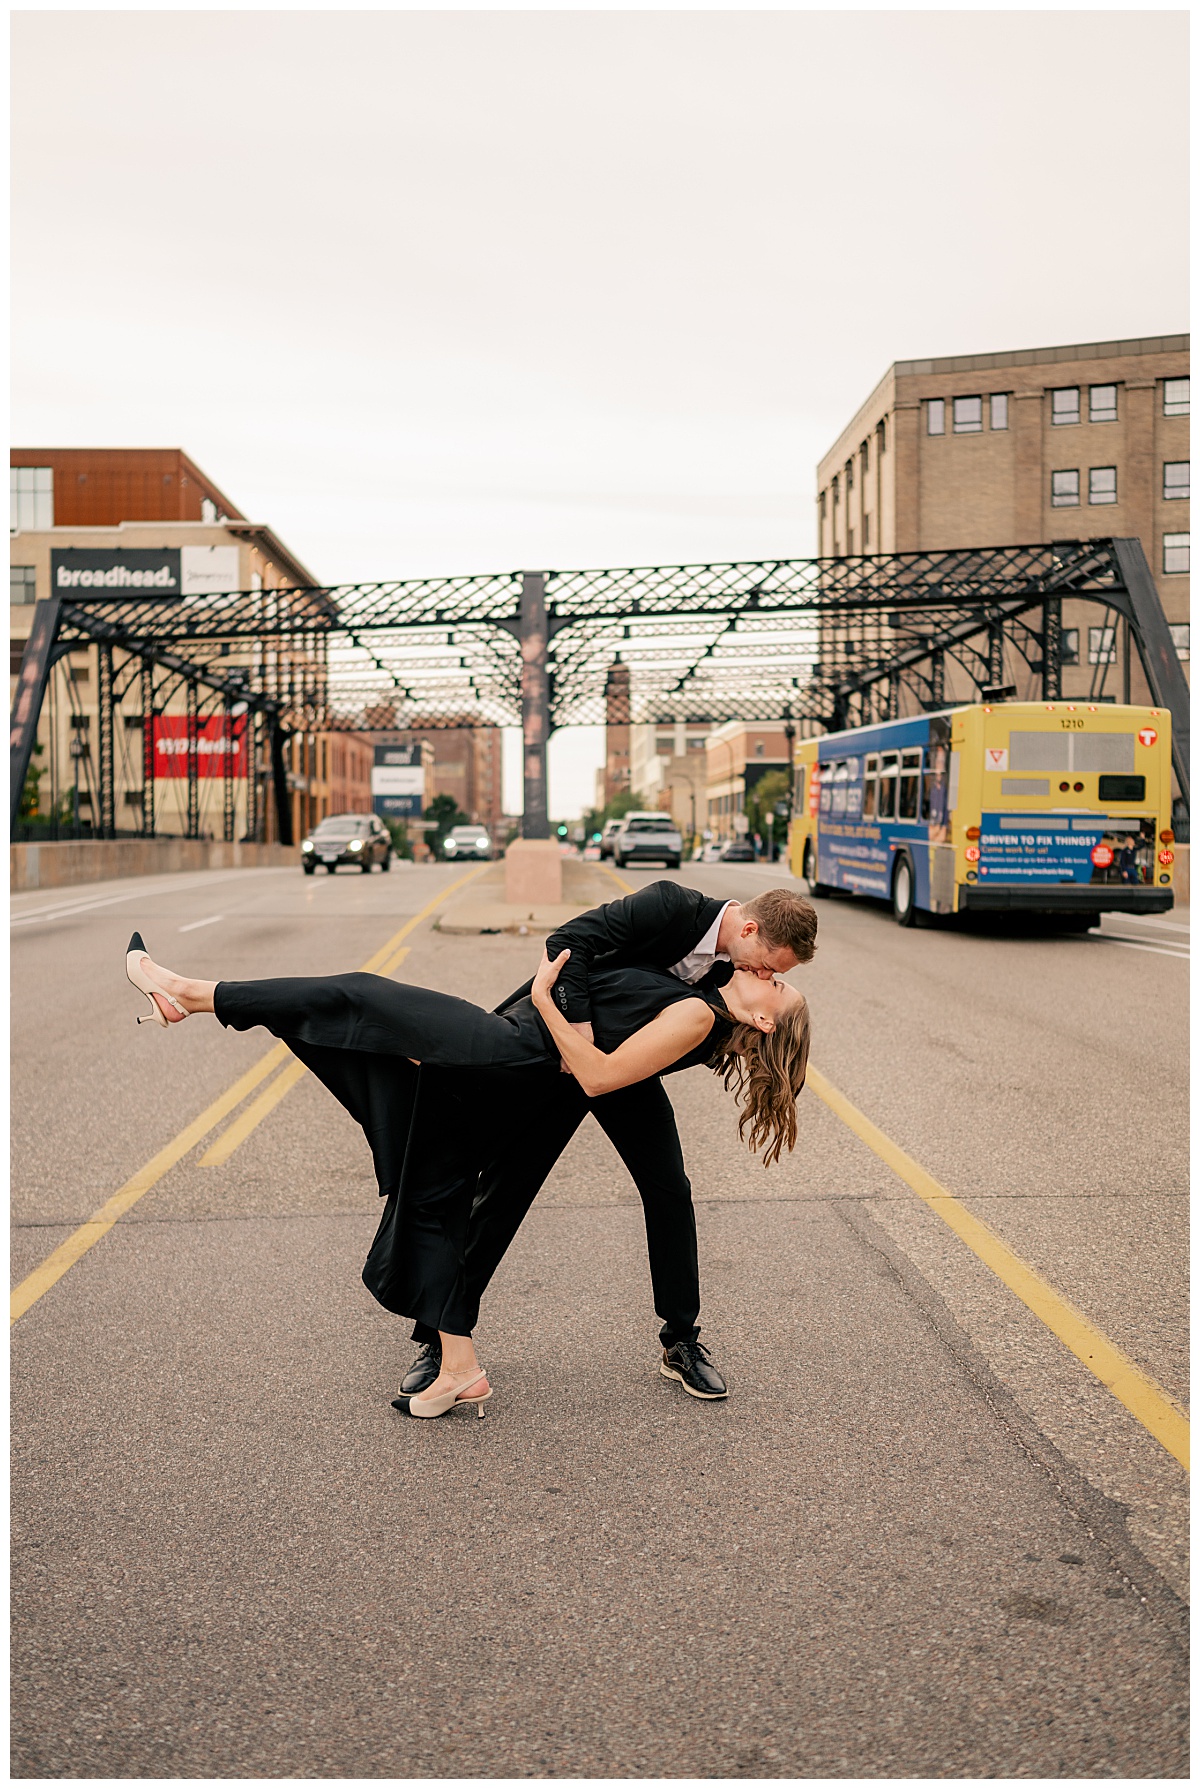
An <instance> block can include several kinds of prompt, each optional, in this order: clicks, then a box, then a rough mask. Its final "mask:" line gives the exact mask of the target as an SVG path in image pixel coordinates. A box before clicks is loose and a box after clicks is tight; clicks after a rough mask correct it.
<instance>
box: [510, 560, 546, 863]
mask: <svg viewBox="0 0 1200 1789" xmlns="http://www.w3.org/2000/svg"><path fill="white" fill-rule="evenodd" d="M518 639H519V640H520V642H521V743H522V755H523V764H524V783H525V818H524V820H523V822H522V825H521V832H522V835H523V836H524V837H525V838H527V839H548V838H549V837H550V810H549V806H548V796H547V789H546V746H547V744H548V743H549V739H550V667H549V658H550V630H549V627H548V625H547V621H546V579H545V576H544V575H543V573H541V572H532V571H527V572H525V573H524V574H523V575H522V578H521V617H520V632H519V634H518Z"/></svg>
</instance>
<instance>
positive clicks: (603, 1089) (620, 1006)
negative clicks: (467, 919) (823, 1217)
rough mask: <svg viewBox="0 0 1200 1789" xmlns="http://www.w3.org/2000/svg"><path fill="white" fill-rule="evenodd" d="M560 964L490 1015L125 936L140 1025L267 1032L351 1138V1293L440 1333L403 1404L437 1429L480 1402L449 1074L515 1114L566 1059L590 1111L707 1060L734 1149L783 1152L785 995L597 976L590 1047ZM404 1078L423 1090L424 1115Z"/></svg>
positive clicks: (648, 974) (790, 1000) (795, 1071)
mask: <svg viewBox="0 0 1200 1789" xmlns="http://www.w3.org/2000/svg"><path fill="white" fill-rule="evenodd" d="M569 954H570V953H569V952H567V951H564V952H563V953H562V955H561V956H559V957H558V958H556V960H555V961H554V962H553V963H552V962H550V961H549V959H548V958H547V957H546V956H545V955H544V954H543V957H542V962H541V965H540V967H539V969H538V973H537V975H536V977H535V978H534V983H533V990H532V993H531V995H530V996H529V998H528V999H525V1000H520V1001H517V1002H516V1003H515V1004H514V1005H512V1006H510V1007H508V1008H506V1009H505V1011H504V1012H503V1013H491V1012H487V1011H485V1010H484V1009H483V1008H482V1007H479V1006H475V1005H473V1004H472V1003H471V1002H470V1001H467V1000H459V999H457V998H455V997H454V996H453V995H449V994H439V993H436V992H434V991H433V990H431V989H428V988H419V987H414V986H413V985H411V984H409V983H404V982H394V981H391V980H389V979H387V978H386V977H383V976H376V975H366V974H361V973H359V974H352V975H331V976H314V977H310V976H297V977H288V978H282V979H276V980H270V981H252V982H224V981H223V982H211V981H196V980H192V979H189V978H188V977H186V976H180V975H175V974H173V973H172V972H171V971H170V970H167V969H164V968H162V967H161V966H160V965H159V964H157V963H154V962H153V961H152V960H151V958H150V957H149V955H148V953H147V952H146V948H145V945H144V944H143V942H142V939H141V936H140V935H139V934H138V933H137V932H135V933H134V935H133V937H132V938H131V940H130V943H129V950H128V953H127V955H126V974H127V975H128V977H129V980H130V981H131V982H132V983H133V985H134V986H135V987H136V988H138V989H139V990H140V991H141V992H142V993H144V994H146V995H147V996H148V998H149V1000H150V1008H151V1009H150V1011H149V1012H148V1013H145V1014H143V1015H142V1017H141V1018H139V1020H138V1023H139V1024H142V1023H144V1022H146V1021H156V1022H157V1023H158V1024H160V1025H163V1026H166V1025H170V1024H177V1023H179V1022H180V1021H181V1020H183V1019H185V1018H188V1017H190V1016H192V1015H193V1014H196V1013H213V1014H215V1016H216V1017H217V1018H218V1019H219V1020H220V1021H221V1023H222V1024H223V1025H225V1026H228V1027H230V1028H232V1029H234V1030H237V1031H246V1030H249V1029H251V1028H252V1027H254V1026H256V1025H263V1026H265V1027H266V1029H267V1030H268V1031H271V1032H273V1033H274V1034H275V1036H277V1037H280V1038H283V1039H284V1040H285V1041H286V1042H287V1044H288V1046H289V1048H290V1049H291V1050H292V1052H293V1054H294V1055H296V1056H297V1057H298V1058H299V1059H300V1060H301V1061H303V1062H305V1063H306V1064H307V1066H308V1067H309V1068H310V1069H312V1070H313V1072H314V1073H315V1074H316V1075H317V1076H318V1077H319V1078H320V1079H321V1080H322V1081H324V1082H325V1084H326V1086H327V1087H329V1089H330V1091H331V1092H332V1093H333V1094H334V1095H335V1096H336V1097H337V1098H338V1099H339V1100H340V1101H341V1102H342V1104H343V1105H345V1106H346V1108H347V1110H348V1111H349V1112H350V1113H351V1115H352V1116H353V1117H354V1118H355V1119H357V1121H358V1122H359V1124H361V1125H362V1128H363V1130H364V1131H365V1132H366V1135H367V1139H368V1142H369V1143H370V1144H371V1149H372V1154H373V1156H374V1158H375V1167H376V1173H377V1175H378V1177H379V1182H380V1190H381V1191H383V1192H387V1193H388V1194H389V1199H388V1208H387V1210H386V1211H385V1214H384V1219H383V1222H382V1223H381V1225H380V1230H379V1234H378V1235H377V1237H376V1240H375V1244H374V1245H373V1247H372V1252H371V1255H370V1256H369V1257H368V1260H367V1266H366V1267H365V1268H364V1270H363V1278H364V1280H365V1281H366V1283H367V1285H368V1286H369V1287H370V1289H371V1291H372V1292H373V1293H374V1294H375V1296H376V1297H377V1298H379V1300H380V1302H381V1303H383V1304H385V1305H386V1307H387V1308H388V1309H390V1310H394V1311H397V1312H398V1313H400V1314H403V1315H405V1316H407V1317H410V1318H413V1319H414V1320H416V1321H419V1322H422V1323H427V1324H429V1326H430V1327H431V1328H436V1329H437V1330H438V1332H439V1334H440V1335H441V1342H442V1370H441V1372H440V1374H439V1375H438V1378H437V1379H436V1380H435V1381H434V1383H433V1385H432V1386H430V1387H429V1389H428V1390H427V1391H426V1392H423V1393H422V1394H421V1395H420V1396H419V1397H414V1398H412V1399H411V1400H409V1401H408V1409H409V1413H410V1414H411V1415H413V1416H418V1417H432V1416H441V1415H443V1414H445V1412H446V1411H448V1410H450V1409H452V1408H453V1407H454V1406H455V1405H456V1404H467V1403H471V1404H475V1405H476V1406H477V1407H478V1408H479V1414H480V1415H482V1414H483V1410H482V1405H483V1403H484V1402H485V1400H486V1399H487V1398H489V1397H490V1396H491V1388H490V1386H489V1385H488V1381H487V1377H486V1374H485V1373H484V1371H483V1369H482V1367H480V1365H479V1362H478V1361H477V1359H476V1357H475V1349H474V1344H473V1342H472V1340H471V1336H470V1334H469V1327H470V1326H469V1323H468V1322H465V1321H463V1319H462V1315H461V1313H462V1308H463V1278H464V1276H463V1257H464V1253H465V1241H466V1224H467V1219H468V1217H469V1215H470V1207H471V1198H472V1193H473V1189H474V1174H473V1172H472V1170H471V1166H470V1157H469V1149H468V1151H467V1153H464V1149H463V1146H462V1144H461V1143H460V1141H459V1140H458V1139H457V1138H454V1137H453V1136H452V1133H453V1132H454V1130H455V1127H456V1118H455V1115H454V1113H453V1105H454V1085H455V1079H456V1077H455V1075H454V1073H453V1071H455V1070H465V1069H470V1068H481V1067H487V1068H504V1069H511V1070H513V1071H519V1073H517V1075H516V1078H515V1079H516V1085H515V1086H514V1109H515V1110H519V1105H520V1100H519V1083H520V1080H521V1077H522V1076H523V1075H525V1074H538V1073H540V1074H545V1073H548V1072H549V1073H557V1072H558V1070H559V1063H560V1059H561V1062H562V1063H563V1064H564V1065H565V1066H566V1068H567V1069H569V1070H570V1072H571V1073H572V1074H573V1075H575V1077H576V1079H577V1080H578V1081H579V1084H580V1086H581V1087H582V1088H583V1090H584V1092H585V1093H587V1094H588V1095H589V1097H594V1096H596V1095H599V1094H604V1093H611V1092H614V1091H615V1090H616V1089H617V1088H619V1087H628V1086H631V1085H632V1084H633V1083H634V1082H635V1081H641V1080H645V1079H647V1078H648V1077H649V1076H651V1075H657V1074H661V1073H662V1072H663V1071H664V1070H666V1069H669V1068H682V1067H687V1066H691V1065H692V1064H694V1063H695V1064H698V1063H706V1064H708V1066H710V1067H711V1068H712V1069H713V1070H714V1071H715V1072H716V1073H717V1074H719V1075H720V1076H721V1077H722V1079H723V1080H724V1083H725V1085H726V1087H728V1088H732V1089H733V1091H734V1093H735V1095H736V1096H737V1097H738V1099H739V1101H740V1102H741V1105H742V1115H741V1120H740V1123H739V1126H738V1132H739V1135H740V1136H742V1137H743V1138H744V1139H746V1141H747V1142H748V1143H749V1146H750V1148H751V1149H752V1150H756V1151H757V1150H759V1149H763V1151H764V1156H763V1159H764V1162H765V1163H768V1164H769V1163H771V1162H773V1161H777V1160H778V1159H779V1155H780V1152H781V1150H782V1147H783V1145H784V1144H785V1143H786V1144H787V1147H788V1148H789V1149H791V1148H792V1146H793V1145H794V1143H795V1139H796V1105H795V1102H796V1095H797V1094H798V1093H799V1091H800V1089H801V1087H802V1086H803V1085H804V1075H805V1067H806V1064H807V1060H808V1037H809V1025H808V1006H807V1003H806V1002H805V999H804V996H803V995H802V994H801V993H800V992H799V991H798V990H797V989H795V988H792V987H789V986H788V984H787V983H786V982H783V981H780V980H778V979H776V980H772V981H763V980H761V979H760V978H759V977H758V976H756V975H734V976H733V977H732V978H731V980H730V981H729V982H728V983H727V984H726V985H725V987H724V988H723V989H722V990H721V991H720V992H719V993H718V992H717V991H716V990H708V991H701V990H700V989H699V988H697V987H695V986H693V985H691V984H689V983H687V982H683V981H680V980H678V978H677V977H675V976H673V975H668V974H665V973H662V972H660V971H658V970H651V969H616V970H609V971H602V972H600V973H598V974H595V975H593V976H592V977H591V980H590V984H589V986H590V991H591V997H592V1010H593V1033H594V1036H595V1038H596V1040H597V1041H596V1043H589V1042H588V1041H587V1040H586V1039H585V1038H584V1037H582V1036H581V1034H580V1033H579V1032H578V1031H576V1030H575V1029H574V1028H573V1027H572V1026H571V1025H569V1024H568V1023H567V1021H566V1019H565V1018H564V1017H563V1015H562V1013H561V1012H560V1011H559V1009H558V1007H557V1006H556V1004H555V1000H554V995H553V990H554V984H555V981H556V980H557V977H558V973H559V970H560V969H561V968H562V966H563V964H564V963H565V962H566V960H567V958H568V956H569ZM410 1064H412V1065H415V1066H416V1068H417V1070H418V1072H419V1077H421V1078H422V1080H421V1088H422V1098H421V1100H420V1101H418V1100H417V1098H416V1086H417V1077H414V1075H413V1072H412V1068H411V1067H410V1066H409V1065H410ZM426 1091H428V1093H429V1096H430V1097H429V1098H428V1099H427V1098H426V1097H425V1095H426ZM431 1114H432V1115H433V1116H432V1120H431ZM471 1119H472V1114H470V1113H460V1114H458V1115H457V1124H458V1127H459V1128H461V1129H462V1130H464V1131H468V1130H470V1129H471ZM476 1128H477V1127H476ZM414 1151H420V1152H422V1154H426V1155H427V1154H428V1153H430V1152H433V1153H434V1154H435V1155H436V1154H437V1153H438V1152H444V1154H445V1158H446V1173H445V1175H444V1176H442V1177H441V1179H440V1180H439V1178H438V1177H437V1176H436V1175H435V1176H433V1178H432V1182H430V1177H429V1176H428V1175H422V1177H421V1178H422V1185H423V1186H425V1187H426V1188H427V1190H426V1191H425V1192H424V1193H423V1195H422V1199H421V1202H420V1204H419V1206H418V1207H417V1208H416V1209H407V1208H406V1205H405V1200H404V1197H403V1194H404V1181H405V1165H406V1163H407V1162H409V1161H410V1160H411V1158H412V1156H413V1152H414ZM430 1187H431V1190H428V1189H430ZM456 1324H457V1327H456Z"/></svg>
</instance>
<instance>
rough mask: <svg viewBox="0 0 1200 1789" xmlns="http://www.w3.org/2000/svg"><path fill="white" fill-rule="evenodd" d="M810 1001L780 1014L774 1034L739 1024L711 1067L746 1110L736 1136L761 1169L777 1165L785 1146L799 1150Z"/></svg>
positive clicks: (727, 1036)
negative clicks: (757, 1157)
mask: <svg viewBox="0 0 1200 1789" xmlns="http://www.w3.org/2000/svg"><path fill="white" fill-rule="evenodd" d="M808 1035H809V1024H808V1001H807V1000H806V999H805V998H804V996H803V994H801V995H800V998H799V999H798V1000H797V1001H796V1004H795V1005H794V1006H791V1007H789V1008H788V1010H787V1011H786V1012H784V1013H781V1014H780V1016H779V1018H778V1019H777V1020H776V1022H775V1029H774V1030H773V1031H760V1030H759V1029H758V1027H757V1025H747V1024H737V1025H735V1026H734V1027H733V1029H732V1031H730V1032H729V1033H727V1034H726V1036H725V1037H724V1039H723V1040H722V1042H721V1044H720V1045H719V1047H718V1049H717V1052H716V1054H715V1055H714V1057H713V1058H712V1061H711V1062H710V1063H709V1067H710V1068H711V1069H712V1071H713V1073H714V1074H717V1075H720V1077H721V1079H722V1080H723V1081H724V1083H725V1086H726V1087H727V1088H728V1089H729V1090H730V1091H731V1092H732V1094H733V1096H734V1098H735V1099H736V1100H737V1102H738V1104H739V1105H740V1106H741V1108H742V1115H741V1118H740V1119H739V1120H738V1136H739V1137H741V1139H742V1141H743V1142H744V1143H747V1144H748V1145H749V1147H750V1148H751V1149H752V1150H753V1151H754V1152H755V1153H756V1154H757V1152H758V1151H759V1150H760V1149H763V1146H764V1144H765V1145H766V1147H765V1149H764V1150H763V1158H762V1159H763V1167H764V1168H769V1167H770V1165H771V1163H772V1162H777V1161H778V1160H779V1157H780V1155H781V1154H782V1152H783V1146H784V1144H785V1143H786V1144H787V1146H788V1148H789V1149H793V1148H795V1144H796V1095H797V1094H798V1093H799V1092H800V1089H801V1088H802V1087H803V1085H804V1077H805V1075H806V1073H807V1072H808Z"/></svg>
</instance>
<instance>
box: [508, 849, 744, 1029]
mask: <svg viewBox="0 0 1200 1789" xmlns="http://www.w3.org/2000/svg"><path fill="white" fill-rule="evenodd" d="M725 905H726V903H725V902H724V901H718V900H714V899H713V898H712V896H711V895H704V894H700V893H699V892H698V891H697V890H696V889H694V888H683V887H681V886H680V884H679V883H678V882H649V883H647V884H646V886H645V887H644V888H638V889H635V890H634V892H633V893H632V894H627V895H625V896H623V897H622V899H621V900H619V901H609V902H608V903H607V905H606V906H603V907H593V908H592V909H591V910H590V911H589V912H587V913H580V914H577V915H576V917H575V918H574V919H569V920H568V921H567V923H566V925H565V926H559V928H558V930H557V931H556V932H552V933H551V934H550V936H549V938H547V940H546V951H547V954H548V955H549V956H551V957H555V956H557V955H558V954H559V952H560V951H563V950H569V951H570V953H571V955H570V957H569V958H568V959H567V961H566V963H564V965H563V967H562V970H561V971H560V973H559V977H558V980H557V981H556V982H555V984H554V997H555V999H556V1000H557V1002H558V1005H559V1009H560V1011H561V1012H562V1013H563V1014H564V1016H565V1017H566V1018H567V1019H569V1020H570V1021H571V1023H572V1024H575V1023H577V1022H579V1021H581V1020H584V1019H590V1018H591V1016H592V1004H591V997H590V995H589V993H588V977H589V975H591V974H592V972H593V971H594V970H597V969H634V968H648V969H670V968H672V967H673V966H674V965H675V964H676V963H679V962H682V961H683V959H684V957H686V956H687V955H688V953H689V952H690V951H693V950H695V948H696V946H697V945H698V944H699V942H700V940H701V938H703V937H704V934H705V933H706V932H707V931H708V930H709V928H710V926H711V925H712V923H713V921H714V920H715V919H716V917H717V915H718V913H720V911H721V909H722V907H724V906H725ZM532 986H533V983H532V981H527V982H526V983H525V985H524V987H522V988H518V989H517V991H516V993H515V994H510V995H509V997H508V999H507V1000H506V1001H504V1003H503V1005H501V1006H498V1007H497V1008H496V1010H497V1012H503V1011H504V1008H505V1007H506V1006H511V1005H512V1004H513V1002H514V1001H515V1000H521V999H523V998H524V997H525V995H527V994H528V993H529V990H530V989H531V988H532Z"/></svg>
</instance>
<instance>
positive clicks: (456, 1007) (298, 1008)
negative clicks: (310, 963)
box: [213, 971, 550, 1068]
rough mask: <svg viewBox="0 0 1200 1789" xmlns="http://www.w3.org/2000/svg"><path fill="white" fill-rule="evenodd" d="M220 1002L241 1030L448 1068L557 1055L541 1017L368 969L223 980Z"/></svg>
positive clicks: (224, 1017)
mask: <svg viewBox="0 0 1200 1789" xmlns="http://www.w3.org/2000/svg"><path fill="white" fill-rule="evenodd" d="M213 1007H214V1011H215V1012H216V1015H217V1017H218V1019H219V1020H220V1021H221V1023H222V1025H228V1026H230V1027H231V1028H232V1029H233V1030H235V1031H249V1030H251V1029H252V1028H253V1027H254V1026H256V1025H262V1026H265V1028H266V1029H267V1030H268V1031H272V1032H274V1034H275V1036H276V1037H286V1038H289V1039H290V1038H293V1037H296V1038H299V1039H300V1041H301V1042H302V1043H306V1044H317V1045H321V1046H324V1047H327V1048H330V1049H337V1050H365V1051H369V1052H370V1053H371V1054H373V1055H379V1056H407V1057H409V1058H411V1059H412V1060H414V1061H417V1062H423V1063H428V1064H430V1065H433V1066H438V1067H443V1068H458V1067H462V1068H474V1067H479V1068H488V1067H514V1068H521V1067H528V1066H532V1065H538V1066H541V1065H544V1064H545V1062H546V1061H547V1060H548V1058H549V1055H550V1047H549V1045H548V1044H547V1043H546V1041H545V1038H544V1037H543V1035H542V1034H541V1032H540V1031H539V1030H538V1029H537V1028H536V1026H535V1025H531V1024H524V1025H522V1024H518V1023H516V1022H514V1021H513V1020H510V1019H507V1018H504V1017H502V1016H501V1015H499V1014H497V1013H490V1012H485V1010H484V1009H483V1007H481V1006H475V1005H474V1004H473V1003H472V1002H471V1001H469V1000H459V999H458V998H457V997H456V996H455V995H453V994H441V993H438V992H437V990H436V989H433V988H421V987H417V986H416V985H415V984H414V983H412V982H396V981H392V980H391V979H390V978H389V977H387V976H382V975H368V974H365V973H364V972H362V971H356V972H355V973H353V974H350V975H318V976H284V977H278V978H275V979H272V980H270V981H222V982H218V983H217V986H216V991H215V994H214V996H213Z"/></svg>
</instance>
